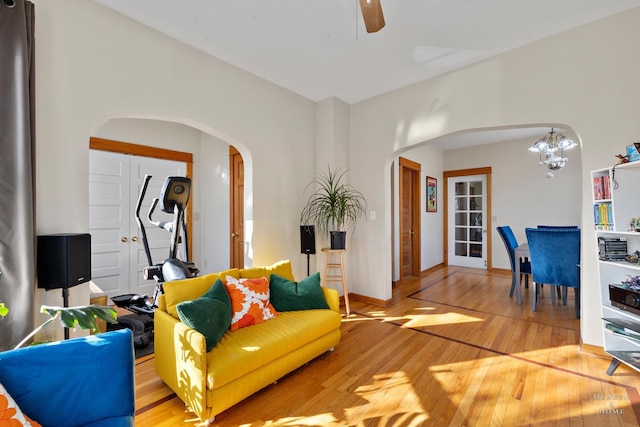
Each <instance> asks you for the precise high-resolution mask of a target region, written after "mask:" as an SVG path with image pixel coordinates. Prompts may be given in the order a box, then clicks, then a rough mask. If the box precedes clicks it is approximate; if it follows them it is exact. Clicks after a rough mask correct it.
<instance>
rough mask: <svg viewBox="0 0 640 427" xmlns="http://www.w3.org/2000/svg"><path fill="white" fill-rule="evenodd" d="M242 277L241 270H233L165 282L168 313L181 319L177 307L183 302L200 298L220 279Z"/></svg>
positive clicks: (163, 286) (164, 288)
mask: <svg viewBox="0 0 640 427" xmlns="http://www.w3.org/2000/svg"><path fill="white" fill-rule="evenodd" d="M227 276H232V277H236V278H238V277H240V270H238V269H237V268H233V269H230V270H225V271H221V272H219V273H214V274H207V275H205V276H200V277H194V278H192V279H183V280H174V281H171V282H165V283H164V284H163V285H162V288H163V291H164V300H165V304H166V307H167V313H169V314H170V315H172V316H173V317H175V318H176V319H179V318H180V317H179V316H178V312H177V311H176V305H178V304H180V303H181V302H183V301H193V300H194V299H197V298H200V297H201V296H202V295H203V294H204V293H205V292H207V291H208V290H209V289H210V288H211V286H212V285H213V284H214V283H215V282H216V280H218V279H222V280H225V277H227Z"/></svg>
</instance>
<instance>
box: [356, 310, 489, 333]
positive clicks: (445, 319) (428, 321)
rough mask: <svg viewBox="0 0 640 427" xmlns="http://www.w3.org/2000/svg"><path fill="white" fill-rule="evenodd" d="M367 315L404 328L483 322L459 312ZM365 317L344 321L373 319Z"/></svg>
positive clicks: (377, 312)
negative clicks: (399, 324)
mask: <svg viewBox="0 0 640 427" xmlns="http://www.w3.org/2000/svg"><path fill="white" fill-rule="evenodd" d="M414 310H415V311H418V312H419V311H425V312H427V311H433V310H435V309H434V308H432V307H419V308H415V309H414ZM367 315H369V316H371V317H373V318H374V319H375V320H382V321H383V322H394V323H403V327H405V328H420V327H424V326H442V325H448V324H457V323H470V322H483V321H484V319H480V318H477V317H472V316H466V315H464V314H461V313H455V312H449V313H441V314H428V313H425V314H407V315H404V316H400V317H394V316H387V313H386V312H385V311H370V312H369V313H367ZM374 319H367V318H351V319H347V320H346V321H362V320H374Z"/></svg>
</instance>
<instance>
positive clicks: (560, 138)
mask: <svg viewBox="0 0 640 427" xmlns="http://www.w3.org/2000/svg"><path fill="white" fill-rule="evenodd" d="M576 145H578V144H576V143H575V142H573V140H571V139H569V138H567V137H565V136H564V135H562V134H561V133H557V132H554V131H553V128H551V132H549V133H548V134H546V135H545V136H543V137H542V138H540V139H539V140H538V141H537V142H536V143H535V144H533V145H532V146H531V147H529V151H533V152H536V153H539V154H540V162H539V164H541V165H545V166H546V167H547V168H548V169H549V171H548V172H547V178H553V171H557V170H560V169H562V168H563V167H565V165H566V164H567V162H568V161H569V159H567V158H566V157H565V156H564V150H569V149H571V148H573V147H575V146H576ZM543 156H544V160H543Z"/></svg>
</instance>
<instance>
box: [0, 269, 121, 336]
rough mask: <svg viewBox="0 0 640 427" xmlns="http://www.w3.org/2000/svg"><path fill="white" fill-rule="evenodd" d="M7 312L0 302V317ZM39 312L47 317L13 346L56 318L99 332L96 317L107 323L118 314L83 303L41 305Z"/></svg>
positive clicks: (113, 322) (113, 310)
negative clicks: (78, 304)
mask: <svg viewBox="0 0 640 427" xmlns="http://www.w3.org/2000/svg"><path fill="white" fill-rule="evenodd" d="M0 278H2V272H1V271H0ZM8 313H9V309H8V308H7V307H6V306H5V304H4V303H0V319H1V318H3V317H5V316H6V315H7V314H8ZM40 313H44V314H48V315H49V316H51V317H49V318H48V319H47V320H45V321H44V323H42V324H41V325H40V326H38V327H37V328H35V329H34V330H33V331H31V333H30V334H29V335H27V336H26V337H24V339H23V340H22V341H20V342H19V343H18V345H16V346H15V348H20V347H22V346H24V345H25V344H26V343H27V342H28V341H29V340H30V339H31V338H32V337H33V336H34V335H36V334H37V333H38V332H40V331H41V330H43V329H44V328H45V327H46V326H47V325H48V324H49V323H51V322H54V321H55V320H56V319H60V323H61V324H62V326H64V327H65V328H75V327H76V326H78V327H80V328H82V329H90V330H91V331H93V332H96V333H97V332H100V330H99V329H98V324H97V323H96V319H102V320H104V321H106V322H107V323H112V324H115V323H118V314H117V313H116V310H115V309H113V308H112V307H104V306H101V305H96V304H94V305H83V306H80V307H57V306H49V305H43V306H41V307H40Z"/></svg>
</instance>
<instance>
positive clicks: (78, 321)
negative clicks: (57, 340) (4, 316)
mask: <svg viewBox="0 0 640 427" xmlns="http://www.w3.org/2000/svg"><path fill="white" fill-rule="evenodd" d="M40 313H44V314H48V315H49V316H51V317H50V318H48V319H47V320H45V321H44V323H42V324H41V325H40V326H38V327H37V328H36V329H34V330H33V331H31V333H30V334H29V335H27V336H26V337H25V338H24V339H23V340H22V341H20V343H18V345H16V346H15V348H20V347H22V346H23V345H25V344H26V343H27V342H28V341H29V339H31V337H33V336H34V335H36V334H37V333H38V332H40V331H41V330H43V329H44V328H45V327H46V326H47V325H48V324H49V323H51V322H54V321H55V320H56V319H60V323H61V324H62V326H64V327H65V328H75V327H76V326H78V327H80V328H82V329H89V330H91V331H93V332H100V331H99V329H98V324H97V323H96V319H102V320H104V321H106V322H107V323H112V324H115V323H118V315H117V313H116V310H115V309H113V308H111V307H104V306H101V305H96V304H94V305H85V306H80V307H57V306H49V305H43V306H42V307H41V308H40Z"/></svg>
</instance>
